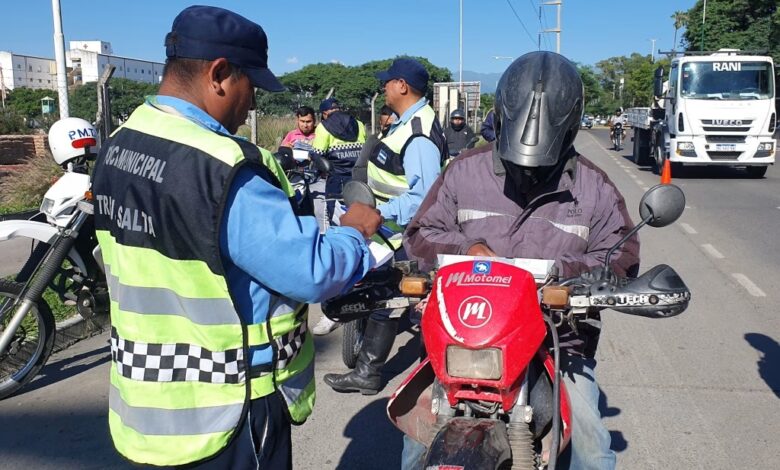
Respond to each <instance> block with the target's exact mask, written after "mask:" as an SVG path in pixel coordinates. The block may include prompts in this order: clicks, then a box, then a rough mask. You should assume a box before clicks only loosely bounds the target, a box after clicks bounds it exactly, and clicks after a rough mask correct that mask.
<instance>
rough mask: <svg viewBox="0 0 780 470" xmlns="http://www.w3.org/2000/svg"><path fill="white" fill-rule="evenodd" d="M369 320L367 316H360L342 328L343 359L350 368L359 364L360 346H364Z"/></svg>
mask: <svg viewBox="0 0 780 470" xmlns="http://www.w3.org/2000/svg"><path fill="white" fill-rule="evenodd" d="M367 321H368V320H367V318H359V319H357V320H352V321H351V322H348V323H347V324H345V325H344V327H343V328H342V337H341V360H342V361H344V365H345V366H347V367H349V368H350V369H354V368H355V364H357V358H358V354H359V353H360V348H362V347H363V334H364V333H365V331H366V322H367Z"/></svg>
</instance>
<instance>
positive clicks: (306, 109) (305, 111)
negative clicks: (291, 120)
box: [295, 106, 315, 119]
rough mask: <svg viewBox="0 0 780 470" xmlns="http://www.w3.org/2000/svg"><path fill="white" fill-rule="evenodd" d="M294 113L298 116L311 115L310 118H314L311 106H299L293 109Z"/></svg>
mask: <svg viewBox="0 0 780 470" xmlns="http://www.w3.org/2000/svg"><path fill="white" fill-rule="evenodd" d="M295 115H296V116H298V117H304V116H309V115H311V117H312V119H314V118H315V116H314V108H312V107H311V106H301V107H300V108H298V109H296V110H295Z"/></svg>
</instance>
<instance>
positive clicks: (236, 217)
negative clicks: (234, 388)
mask: <svg viewBox="0 0 780 470" xmlns="http://www.w3.org/2000/svg"><path fill="white" fill-rule="evenodd" d="M147 103H148V104H150V105H152V106H155V107H157V108H158V109H161V110H163V111H166V112H170V113H174V114H178V115H180V116H183V117H185V118H187V119H190V120H191V121H193V122H196V123H198V124H199V125H201V126H203V127H205V128H207V129H210V130H212V131H214V132H218V133H221V134H225V135H230V133H229V132H228V131H227V129H225V128H224V127H223V126H222V125H221V124H220V123H219V122H217V121H216V120H215V119H214V118H212V117H211V116H209V115H208V114H207V113H206V112H205V111H203V110H201V109H200V108H198V107H197V106H195V105H193V104H191V103H188V102H187V101H184V100H181V99H178V98H173V97H170V96H161V95H160V96H154V97H150V98H149V99H148V100H147ZM253 228H254V229H253ZM220 253H221V255H222V259H223V263H224V266H225V277H226V279H227V283H228V287H229V288H230V292H231V294H232V295H233V298H234V300H235V302H236V307H237V308H238V312H239V314H240V315H241V316H242V317H243V318H244V320H245V321H246V322H247V323H261V322H263V321H265V320H266V318H267V317H268V313H269V312H268V305H269V300H270V297H271V295H272V294H271V292H272V291H273V292H276V293H279V294H282V295H284V296H287V297H290V298H291V299H294V300H297V301H300V302H307V303H316V302H321V301H322V300H325V299H327V298H330V297H333V296H335V295H338V294H340V293H342V292H344V291H345V290H347V289H348V288H350V287H351V286H352V285H353V284H354V283H355V282H357V281H358V280H360V279H362V278H363V276H364V275H365V274H366V272H368V270H369V268H370V267H371V260H370V255H369V253H368V248H367V246H366V243H365V241H364V240H363V236H362V235H361V234H360V232H358V231H357V230H355V229H353V228H351V227H333V228H331V229H330V230H328V231H327V232H326V233H325V234H323V235H320V233H319V226H318V225H317V221H316V220H315V218H314V217H297V216H295V214H294V213H293V211H292V208H291V207H290V202H289V200H288V199H287V196H286V195H285V194H284V193H283V192H282V191H281V190H280V189H278V188H276V187H274V186H272V185H271V184H269V183H268V182H266V181H265V180H263V179H262V178H260V177H259V176H257V175H255V173H254V172H253V171H252V170H251V169H249V168H242V169H240V170H239V171H238V173H237V174H236V176H235V179H234V180H233V184H232V186H231V187H230V191H229V194H228V199H227V204H226V208H225V215H224V216H223V221H222V227H221V229H220ZM251 356H252V360H251V363H252V365H257V364H266V363H269V362H270V361H271V359H272V351H271V348H270V346H266V347H262V348H255V349H253V350H252V351H251Z"/></svg>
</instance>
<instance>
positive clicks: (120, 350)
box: [111, 328, 245, 384]
mask: <svg viewBox="0 0 780 470" xmlns="http://www.w3.org/2000/svg"><path fill="white" fill-rule="evenodd" d="M111 359H112V360H113V361H114V363H116V370H117V372H119V374H120V375H122V376H124V377H127V378H129V379H133V380H143V381H146V382H185V381H186V382H190V381H196V382H209V383H228V384H235V383H240V382H243V381H244V377H245V372H244V371H243V369H244V365H243V361H244V351H243V350H242V349H229V350H227V351H209V350H208V349H204V348H202V347H200V346H197V345H194V344H183V343H176V344H160V343H141V342H137V341H130V340H127V339H124V338H120V337H119V335H118V334H117V332H116V328H111Z"/></svg>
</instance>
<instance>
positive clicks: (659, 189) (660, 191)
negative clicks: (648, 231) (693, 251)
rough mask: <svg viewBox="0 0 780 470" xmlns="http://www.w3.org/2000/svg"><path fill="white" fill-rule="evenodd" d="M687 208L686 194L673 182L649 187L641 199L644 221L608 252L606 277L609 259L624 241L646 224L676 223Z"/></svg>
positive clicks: (605, 275)
mask: <svg viewBox="0 0 780 470" xmlns="http://www.w3.org/2000/svg"><path fill="white" fill-rule="evenodd" d="M683 210H685V194H684V193H683V191H682V189H680V188H679V187H678V186H675V185H673V184H658V185H655V186H653V187H652V188H650V189H648V190H647V192H645V194H644V195H643V196H642V199H641V200H640V201H639V216H640V217H641V218H642V221H641V222H639V223H638V224H636V226H635V227H634V228H632V229H631V230H629V232H628V233H627V234H626V235H625V236H624V237H623V238H621V239H620V241H619V242H617V243H616V244H615V246H613V247H612V248H610V249H609V251H608V252H607V256H606V258H605V259H604V268H605V269H604V271H603V274H604V278H605V279H606V278H607V277H608V276H609V274H610V270H609V259H610V258H611V257H612V253H614V252H615V250H617V249H618V248H619V247H620V246H621V245H623V243H625V242H626V240H628V239H629V238H631V237H632V236H633V235H634V234H635V233H636V232H638V231H639V229H640V228H642V227H644V226H645V225H649V226H651V227H666V226H667V225H669V224H672V223H674V221H676V220H677V219H679V218H680V216H681V215H682V213H683Z"/></svg>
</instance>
